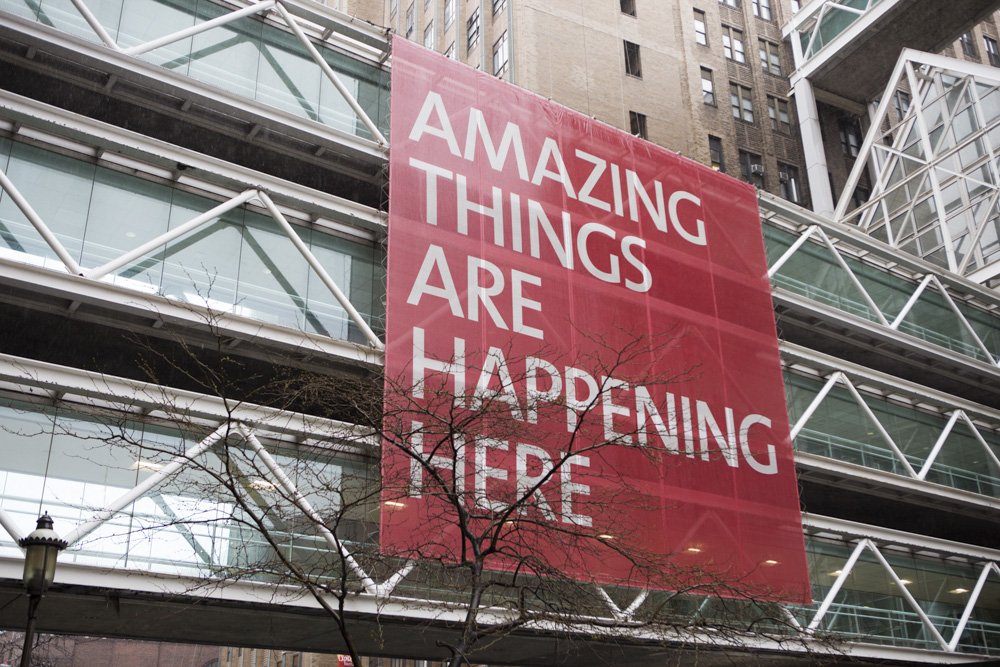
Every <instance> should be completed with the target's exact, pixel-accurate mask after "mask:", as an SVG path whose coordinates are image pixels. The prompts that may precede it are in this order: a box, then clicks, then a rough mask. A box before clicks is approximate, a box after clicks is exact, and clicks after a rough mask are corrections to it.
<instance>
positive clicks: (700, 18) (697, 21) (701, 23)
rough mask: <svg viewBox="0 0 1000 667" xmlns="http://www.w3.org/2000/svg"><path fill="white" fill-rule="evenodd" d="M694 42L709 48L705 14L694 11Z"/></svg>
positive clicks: (698, 10) (697, 10)
mask: <svg viewBox="0 0 1000 667" xmlns="http://www.w3.org/2000/svg"><path fill="white" fill-rule="evenodd" d="M694 41H696V42H697V43H699V44H703V45H705V46H708V33H707V32H705V12H703V11H701V10H700V9H696V10H694Z"/></svg>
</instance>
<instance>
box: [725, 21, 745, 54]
mask: <svg viewBox="0 0 1000 667" xmlns="http://www.w3.org/2000/svg"><path fill="white" fill-rule="evenodd" d="M722 52H723V53H725V54H726V57H727V58H729V59H730V60H735V61H736V62H738V63H745V62H746V61H747V58H746V55H744V53H743V33H742V32H741V31H739V30H737V29H736V28H730V27H729V26H727V25H724V26H722Z"/></svg>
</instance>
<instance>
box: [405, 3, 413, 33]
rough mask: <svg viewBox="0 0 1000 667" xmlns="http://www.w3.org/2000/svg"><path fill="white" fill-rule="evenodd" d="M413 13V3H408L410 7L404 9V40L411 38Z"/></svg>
mask: <svg viewBox="0 0 1000 667" xmlns="http://www.w3.org/2000/svg"><path fill="white" fill-rule="evenodd" d="M414 12H415V10H414V9H413V3H410V6H409V7H407V8H406V39H409V38H410V37H412V36H413V23H414V21H413V17H414Z"/></svg>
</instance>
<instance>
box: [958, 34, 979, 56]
mask: <svg viewBox="0 0 1000 667" xmlns="http://www.w3.org/2000/svg"><path fill="white" fill-rule="evenodd" d="M958 41H959V42H961V43H962V52H963V53H964V54H965V55H967V56H974V55H976V42H975V41H973V39H972V33H971V32H963V33H962V36H961V37H959V38H958Z"/></svg>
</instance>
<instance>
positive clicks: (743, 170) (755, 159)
mask: <svg viewBox="0 0 1000 667" xmlns="http://www.w3.org/2000/svg"><path fill="white" fill-rule="evenodd" d="M740 177H741V178H742V179H743V180H744V181H746V182H747V183H751V184H752V185H756V186H757V187H758V188H760V189H761V190H763V189H764V162H763V161H762V160H761V158H760V156H759V155H755V154H753V153H748V152H747V151H740Z"/></svg>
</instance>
